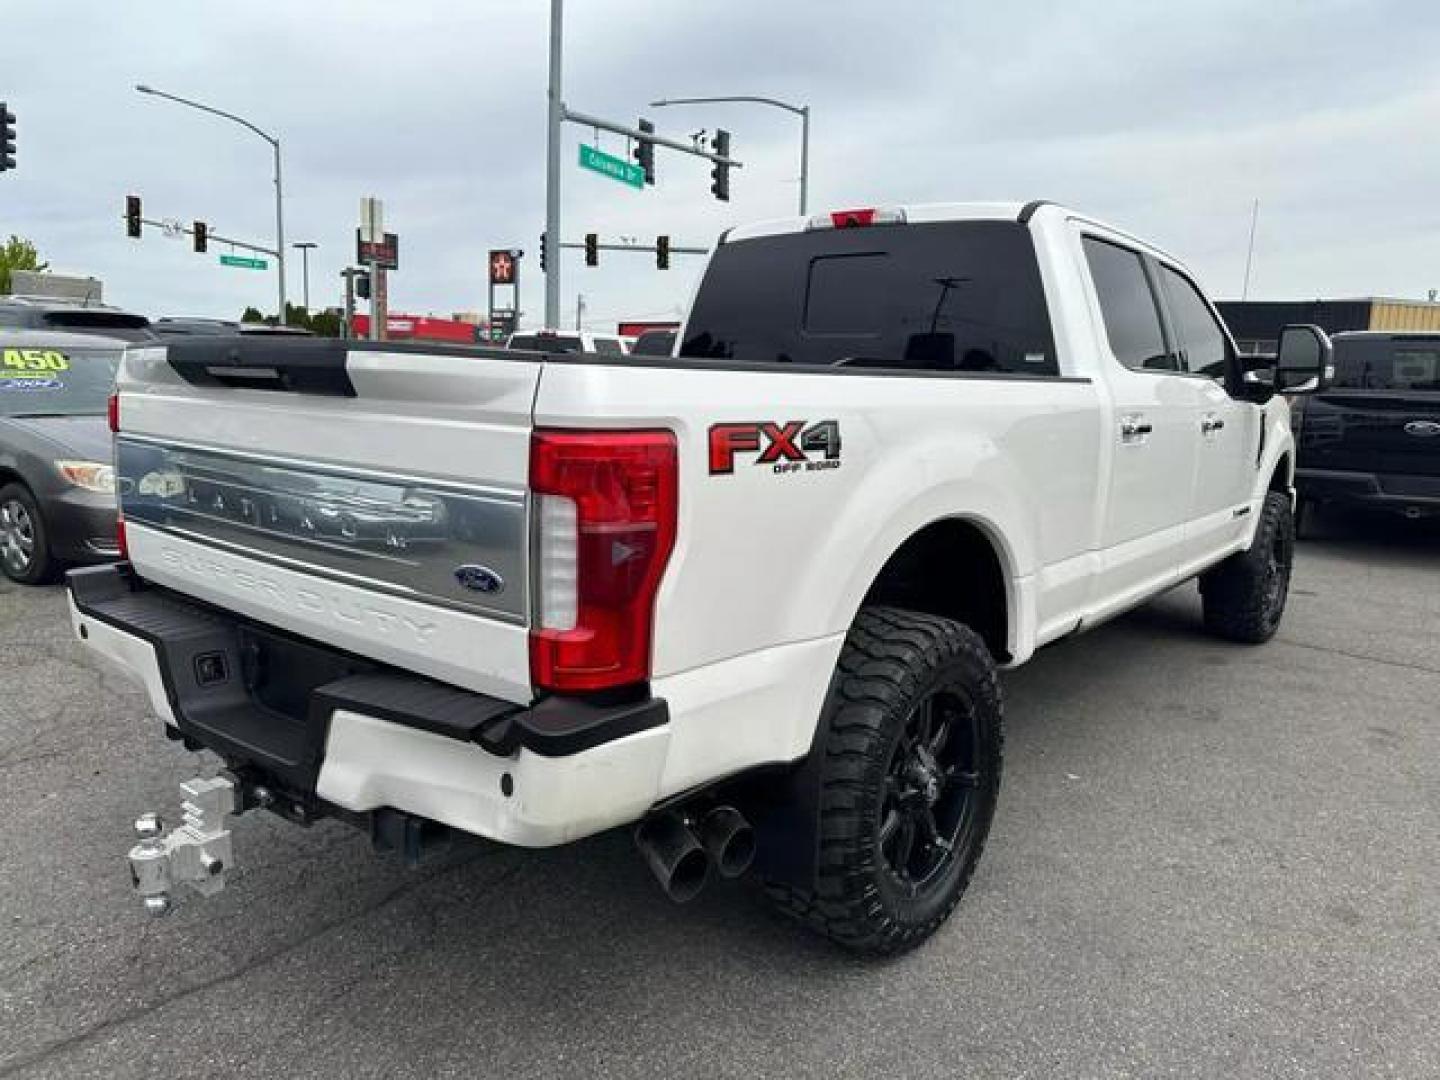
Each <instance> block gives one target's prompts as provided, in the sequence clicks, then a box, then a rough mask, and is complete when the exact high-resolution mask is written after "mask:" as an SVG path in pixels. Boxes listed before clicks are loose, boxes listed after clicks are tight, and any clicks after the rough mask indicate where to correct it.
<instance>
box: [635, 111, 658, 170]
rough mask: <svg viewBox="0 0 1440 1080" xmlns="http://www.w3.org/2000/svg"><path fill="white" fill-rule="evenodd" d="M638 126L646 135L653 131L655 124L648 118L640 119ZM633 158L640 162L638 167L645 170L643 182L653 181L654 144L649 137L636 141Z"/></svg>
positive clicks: (651, 133)
mask: <svg viewBox="0 0 1440 1080" xmlns="http://www.w3.org/2000/svg"><path fill="white" fill-rule="evenodd" d="M638 126H639V128H640V130H641V131H643V132H644V133H645V134H646V135H653V134H654V133H655V125H654V124H652V123H651V122H650V121H649V120H641V121H640V123H639V125H638ZM635 160H636V161H638V162H639V163H640V168H642V169H644V170H645V183H647V184H653V183H655V144H654V143H653V142H651V141H650V140H649V139H640V140H639V141H638V142H636V144H635Z"/></svg>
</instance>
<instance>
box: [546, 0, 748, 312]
mask: <svg viewBox="0 0 1440 1080" xmlns="http://www.w3.org/2000/svg"><path fill="white" fill-rule="evenodd" d="M564 7H565V0H550V84H549V91H548V99H549V101H548V105H549V110H548V113H547V120H546V144H545V234H544V237H543V238H542V240H541V253H542V255H541V257H542V261H543V263H544V265H545V327H546V328H547V329H550V330H555V329H558V328H559V326H560V246H561V245H560V134H561V130H562V127H563V125H564V124H565V122H566V121H567V120H568V121H569V122H570V123H572V124H580V125H582V126H584V127H587V128H591V129H593V130H595V131H609V132H611V133H613V134H615V135H624V136H625V137H627V138H630V139H635V140H637V141H639V142H644V143H650V144H652V145H653V146H663V147H665V148H666V149H668V150H675V151H678V152H679V153H682V154H689V155H691V156H692V157H699V158H705V159H706V160H707V161H711V162H714V163H715V164H716V165H720V166H723V167H725V168H727V169H729V168H735V169H738V168H741V163H740V162H738V161H736V160H734V159H733V158H731V157H730V156H729V155H728V153H724V154H722V153H710V152H709V151H707V150H702V149H700V148H699V147H698V146H696V145H693V144H690V143H683V142H677V141H676V140H674V139H667V138H664V137H663V136H660V135H656V134H655V133H654V132H653V131H644V130H641V129H640V128H632V127H627V126H626V125H624V124H615V123H612V122H610V121H609V120H602V119H600V118H599V117H596V116H588V115H586V114H585V113H580V112H574V111H573V110H571V109H567V108H566V107H565V100H564V96H563V91H562V80H561V65H562V59H563V41H564V33H563V25H564V23H563V17H564ZM652 175H653V173H652ZM546 241H548V244H547V243H546ZM547 246H548V248H549V253H548V255H547V254H546V247H547Z"/></svg>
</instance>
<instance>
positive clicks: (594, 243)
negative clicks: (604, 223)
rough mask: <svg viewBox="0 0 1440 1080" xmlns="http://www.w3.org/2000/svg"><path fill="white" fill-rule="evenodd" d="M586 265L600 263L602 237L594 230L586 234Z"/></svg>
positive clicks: (597, 264)
mask: <svg viewBox="0 0 1440 1080" xmlns="http://www.w3.org/2000/svg"><path fill="white" fill-rule="evenodd" d="M585 265H586V266H599V265H600V237H599V235H598V234H596V233H593V232H587V233H586V234H585Z"/></svg>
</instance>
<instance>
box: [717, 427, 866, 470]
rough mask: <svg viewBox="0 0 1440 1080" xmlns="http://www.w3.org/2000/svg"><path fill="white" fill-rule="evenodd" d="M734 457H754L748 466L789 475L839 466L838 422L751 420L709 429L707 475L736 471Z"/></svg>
mask: <svg viewBox="0 0 1440 1080" xmlns="http://www.w3.org/2000/svg"><path fill="white" fill-rule="evenodd" d="M737 454H745V455H749V454H755V455H757V456H756V457H755V460H754V461H752V462H751V463H750V464H751V465H769V466H770V468H771V470H772V471H773V472H777V473H792V472H800V471H801V470H802V469H803V470H806V471H814V470H817V469H838V468H839V467H840V423H839V421H836V420H819V421H816V422H815V423H813V424H811V423H808V422H807V421H805V420H786V421H785V422H784V423H777V422H775V421H771V420H753V421H745V422H742V423H734V424H712V425H711V426H710V474H711V475H712V476H717V475H726V474H729V473H733V472H734V471H735V456H736V455H737Z"/></svg>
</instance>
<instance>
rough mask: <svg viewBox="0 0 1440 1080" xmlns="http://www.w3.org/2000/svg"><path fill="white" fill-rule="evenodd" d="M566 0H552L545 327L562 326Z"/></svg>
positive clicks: (547, 152)
mask: <svg viewBox="0 0 1440 1080" xmlns="http://www.w3.org/2000/svg"><path fill="white" fill-rule="evenodd" d="M564 7H565V0H550V91H549V95H550V101H549V120H548V121H547V128H548V130H547V132H546V145H545V236H546V237H547V238H548V240H549V242H550V247H551V248H552V249H553V250H554V251H555V257H554V258H551V259H547V260H546V261H547V262H548V264H549V265H548V266H546V267H545V326H546V328H547V329H551V330H553V329H556V328H557V327H559V325H560V258H559V256H560V252H559V247H560V126H561V124H563V123H564V122H565V102H564V101H563V100H562V98H561V79H560V70H561V68H560V65H561V60H562V50H563V42H564V32H563V22H562V20H563V16H564ZM516 307H519V304H518V303H517V304H516Z"/></svg>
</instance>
